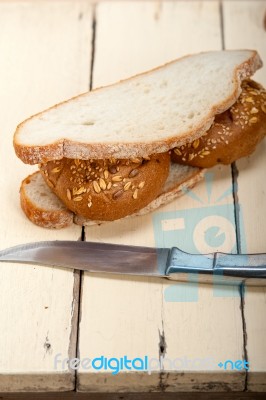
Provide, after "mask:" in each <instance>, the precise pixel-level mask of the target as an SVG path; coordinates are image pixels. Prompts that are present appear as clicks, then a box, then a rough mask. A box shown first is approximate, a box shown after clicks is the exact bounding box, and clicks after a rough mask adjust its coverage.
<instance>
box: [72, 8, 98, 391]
mask: <svg viewBox="0 0 266 400" xmlns="http://www.w3.org/2000/svg"><path fill="white" fill-rule="evenodd" d="M96 7H97V4H96V3H93V5H92V24H91V31H92V37H91V63H90V70H89V71H88V73H89V77H90V79H89V87H88V89H89V90H92V87H93V66H94V56H95V42H96ZM80 241H82V242H86V232H85V227H84V226H82V229H81V237H80ZM82 284H83V271H80V270H74V285H73V302H72V320H71V333H70V343H69V351H68V357H69V359H73V358H80V352H79V336H80V321H81V317H82V313H81V310H82V307H81V305H82ZM77 383H78V370H77V369H75V371H74V388H73V390H74V391H75V392H76V390H77Z"/></svg>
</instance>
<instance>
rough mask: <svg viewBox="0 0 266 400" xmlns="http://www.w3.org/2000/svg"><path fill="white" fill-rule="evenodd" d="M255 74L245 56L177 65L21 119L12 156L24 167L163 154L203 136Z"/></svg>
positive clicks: (217, 54) (197, 58)
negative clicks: (15, 156)
mask: <svg viewBox="0 0 266 400" xmlns="http://www.w3.org/2000/svg"><path fill="white" fill-rule="evenodd" d="M261 66H262V61H261V59H260V57H259V55H258V54H257V52H256V51H252V50H229V51H214V52H206V53H200V54H196V55H189V56H186V57H183V58H180V59H178V60H175V61H172V62H170V63H168V64H166V65H164V66H161V67H158V68H156V69H153V70H151V71H148V72H146V73H143V74H140V75H136V76H135V77H132V78H130V79H126V80H124V81H121V82H119V83H117V84H113V85H110V86H107V87H104V88H99V89H96V90H93V91H91V92H88V93H85V94H82V95H80V96H77V97H74V98H72V99H70V100H68V101H65V102H63V103H60V104H58V105H55V106H54V107H51V108H49V109H48V110H46V111H43V112H41V113H39V114H37V115H35V116H33V117H31V118H29V119H27V120H26V121H24V122H22V123H21V124H20V125H19V126H18V127H17V130H16V132H15V135H14V147H15V151H16V153H17V155H18V157H20V158H21V159H22V161H24V162H25V163H28V164H36V163H41V162H46V161H48V160H53V159H61V158H62V157H67V158H79V159H90V158H95V159H99V158H100V159H104V158H109V157H115V158H132V157H136V156H138V157H139V156H147V155H150V154H154V153H161V152H165V151H167V150H169V149H171V148H173V147H176V146H181V145H182V144H184V143H186V142H188V141H189V142H191V141H193V140H195V139H197V138H198V137H200V136H201V135H202V134H203V133H205V132H206V131H207V130H208V129H209V127H210V126H211V124H212V122H213V120H214V116H215V115H216V114H219V113H222V112H224V111H225V110H226V109H228V108H229V107H231V106H232V104H234V103H235V101H236V100H237V98H238V96H239V95H240V93H241V87H240V86H241V81H242V80H243V79H245V78H247V77H250V76H251V75H252V74H253V73H254V72H255V71H256V70H257V69H258V68H260V67H261Z"/></svg>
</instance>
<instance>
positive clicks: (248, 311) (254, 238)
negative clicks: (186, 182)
mask: <svg viewBox="0 0 266 400" xmlns="http://www.w3.org/2000/svg"><path fill="white" fill-rule="evenodd" d="M223 8H224V27H225V45H226V48H243V47H245V48H254V49H257V50H258V51H259V53H260V55H261V57H262V59H263V61H264V64H265V63H266V46H265V43H266V26H265V18H266V2H265V1H252V2H245V1H241V2H239V1H231V2H226V1H225V2H224V3H223ZM255 79H256V80H258V82H261V83H262V84H264V86H266V72H265V66H264V68H263V69H262V70H260V71H258V72H257V73H256V75H255ZM265 151H266V142H265V140H264V143H263V144H262V145H260V146H259V148H258V149H257V151H256V152H255V153H254V154H253V155H252V156H251V157H249V158H246V159H242V160H239V161H238V162H237V170H238V177H237V182H238V193H237V195H238V201H239V204H240V207H241V209H242V213H243V219H244V227H242V229H241V231H240V240H241V248H242V252H245V251H247V252H249V253H256V252H258V253H259V252H265V251H266V247H265V235H266V213H265V201H266V195H265V193H266V181H265V168H266V158H265ZM265 299H266V291H265V288H258V287H256V288H247V289H246V292H245V297H244V319H245V331H246V332H245V333H246V338H247V346H246V351H247V356H248V360H249V365H250V370H249V372H248V377H247V389H248V390H253V391H259V390H261V391H266V359H265V354H266V343H265V336H266V301H265Z"/></svg>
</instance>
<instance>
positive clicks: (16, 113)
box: [0, 1, 92, 392]
mask: <svg viewBox="0 0 266 400" xmlns="http://www.w3.org/2000/svg"><path fill="white" fill-rule="evenodd" d="M91 23H92V12H91V5H89V4H88V3H86V2H83V1H77V2H75V3H71V2H68V1H53V2H50V1H49V2H21V3H20V2H19V3H16V2H1V3H0V52H1V62H0V77H1V91H0V105H1V113H0V127H1V146H0V171H1V172H0V184H1V189H2V190H1V191H2V193H3V195H2V196H1V211H0V212H1V230H0V243H1V248H5V247H9V246H14V245H16V244H19V243H25V242H31V241H39V240H56V239H69V240H70V239H72V240H78V239H79V238H80V236H81V229H80V227H76V226H75V227H74V226H73V227H71V228H69V229H65V230H62V231H53V230H46V229H43V228H39V227H37V226H34V225H33V224H32V223H31V222H29V221H28V220H27V219H26V217H25V216H24V214H23V213H22V211H21V209H20V205H19V193H18V191H19V186H20V182H21V180H22V179H23V178H24V177H25V176H26V174H29V173H30V172H32V171H33V170H35V169H36V167H35V168H33V167H29V166H26V165H23V163H22V162H21V161H20V160H19V159H17V157H16V156H15V154H14V150H13V146H12V135H13V132H14V130H15V127H16V125H17V124H18V123H19V122H21V120H23V119H25V118H26V117H28V116H30V115H31V114H33V113H36V112H38V111H41V110H42V109H44V108H46V107H48V106H50V105H53V104H55V103H57V102H59V101H61V100H64V99H65V98H68V97H71V96H73V95H75V94H78V93H80V92H83V91H86V90H87V89H88V86H89V67H90V54H91V49H90V42H91ZM78 279H79V278H75V276H74V274H73V272H72V271H71V270H68V271H67V270H63V269H54V268H48V267H36V266H29V265H24V266H23V265H18V264H17V265H16V264H3V263H1V268H0V285H1V288H0V309H1V313H0V326H1V340H0V353H1V357H0V373H1V378H0V391H5V392H6V391H12V392H14V391H25V390H27V391H39V390H53V391H62V390H72V389H73V388H74V378H75V377H74V374H73V372H72V371H70V370H68V368H67V366H65V367H64V368H63V369H58V370H56V369H55V367H54V357H55V355H56V354H57V353H61V354H62V357H68V356H71V357H73V355H74V354H75V353H74V350H75V347H76V333H75V332H76V326H75V323H76V317H77V293H78V291H77V289H78V288H77V287H76V286H77V284H78ZM72 324H74V326H72Z"/></svg>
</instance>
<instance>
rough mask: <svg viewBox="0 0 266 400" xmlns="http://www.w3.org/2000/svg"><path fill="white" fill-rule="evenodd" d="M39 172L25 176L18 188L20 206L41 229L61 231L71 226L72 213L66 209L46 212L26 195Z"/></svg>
mask: <svg viewBox="0 0 266 400" xmlns="http://www.w3.org/2000/svg"><path fill="white" fill-rule="evenodd" d="M38 173H39V172H38V171H37V172H34V173H33V174H31V175H29V176H27V178H25V179H24V180H23V181H22V183H21V187H20V205H21V208H22V210H23V211H24V213H25V214H26V216H27V217H28V218H29V220H30V221H31V222H33V223H34V224H35V225H38V226H41V227H42V228H49V229H61V228H66V227H68V226H71V225H72V224H73V217H74V216H73V213H72V212H71V211H69V210H67V209H55V210H47V209H43V208H41V207H40V206H39V205H38V204H37V203H35V202H34V201H33V200H32V199H31V198H30V197H29V196H28V195H27V190H26V187H27V185H28V184H29V183H30V182H31V180H32V179H33V178H34V177H35V175H36V174H38Z"/></svg>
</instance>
